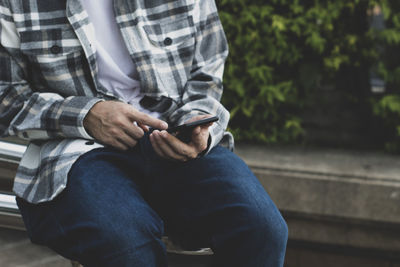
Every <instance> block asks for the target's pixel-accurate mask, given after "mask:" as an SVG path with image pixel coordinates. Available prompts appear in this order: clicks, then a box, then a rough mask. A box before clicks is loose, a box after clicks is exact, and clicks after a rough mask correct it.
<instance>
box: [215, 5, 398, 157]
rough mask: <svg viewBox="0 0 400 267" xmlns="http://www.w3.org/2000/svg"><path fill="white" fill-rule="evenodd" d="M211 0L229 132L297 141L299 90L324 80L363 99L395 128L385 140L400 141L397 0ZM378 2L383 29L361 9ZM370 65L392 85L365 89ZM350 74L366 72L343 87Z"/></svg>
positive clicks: (306, 92) (302, 94)
mask: <svg viewBox="0 0 400 267" xmlns="http://www.w3.org/2000/svg"><path fill="white" fill-rule="evenodd" d="M266 2H267V3H266ZM217 4H218V6H219V10H220V18H221V21H222V23H223V26H224V29H225V32H226V33H227V37H228V40H229V45H230V57H229V59H228V61H227V64H226V70H225V76H224V87H225V92H224V97H223V99H222V101H223V103H224V104H225V105H226V106H227V108H228V109H230V110H231V123H230V130H231V131H232V132H233V134H234V135H235V137H236V139H238V140H252V141H261V142H265V143H290V142H299V141H300V142H301V140H302V139H303V137H304V136H305V135H306V132H305V130H304V127H303V124H302V118H301V116H300V115H299V114H300V111H301V110H302V108H303V107H304V105H305V103H306V96H307V95H309V94H312V93H313V91H314V90H316V88H319V87H321V86H323V85H331V86H334V87H335V88H338V89H339V90H346V94H348V96H349V99H354V101H356V102H360V103H365V105H369V108H370V109H371V113H372V111H373V112H374V114H376V116H379V118H381V119H382V120H383V121H384V122H385V123H384V124H385V125H386V126H385V127H387V128H388V129H390V130H391V131H393V132H394V134H393V135H391V136H388V137H387V138H388V140H387V145H386V146H387V147H395V146H396V145H394V144H395V143H396V142H397V143H398V145H397V147H398V148H400V145H399V144H400V140H399V139H400V123H399V118H400V110H399V107H400V97H399V85H400V64H399V63H398V62H400V61H398V60H400V50H399V44H400V1H398V0H391V1H389V0H330V1H329V0H324V1H319V0H291V1H289V0H270V1H265V0H220V1H217ZM377 5H379V6H381V7H382V9H383V11H384V15H385V19H386V29H384V30H380V31H378V30H374V29H371V27H370V26H369V23H370V16H369V15H368V14H370V13H371V12H372V9H373V8H374V7H375V6H377ZM382 51H384V52H382ZM393 55H396V56H393ZM371 69H376V72H377V73H378V74H379V75H381V77H383V78H384V79H385V81H386V82H387V84H388V87H389V88H391V89H389V90H388V92H387V93H386V94H385V95H382V96H379V97H376V96H373V95H371V94H370V88H369V84H368V81H369V77H368V75H369V72H370V70H371ZM357 73H361V74H365V75H364V76H365V77H364V80H365V81H367V82H360V83H359V84H361V85H360V86H359V88H358V87H357V86H354V88H342V87H343V86H342V85H343V84H345V83H346V81H347V80H348V79H349V76H350V78H351V76H356V75H357ZM361 76H362V75H361ZM356 83H357V84H358V82H356ZM371 103H372V104H371ZM392 150H396V149H392Z"/></svg>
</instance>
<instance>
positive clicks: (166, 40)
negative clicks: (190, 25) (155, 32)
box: [164, 37, 172, 45]
mask: <svg viewBox="0 0 400 267" xmlns="http://www.w3.org/2000/svg"><path fill="white" fill-rule="evenodd" d="M164 44H165V45H171V44H172V39H171V38H169V37H167V38H165V40H164Z"/></svg>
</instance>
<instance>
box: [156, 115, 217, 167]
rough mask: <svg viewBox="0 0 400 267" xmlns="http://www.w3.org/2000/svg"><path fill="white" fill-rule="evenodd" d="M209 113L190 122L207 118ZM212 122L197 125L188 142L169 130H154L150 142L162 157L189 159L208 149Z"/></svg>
mask: <svg viewBox="0 0 400 267" xmlns="http://www.w3.org/2000/svg"><path fill="white" fill-rule="evenodd" d="M207 117H210V116H209V115H201V116H196V117H194V118H192V119H190V120H189V121H188V122H192V121H196V120H201V119H205V118H207ZM211 125H212V123H209V124H206V125H202V126H197V127H196V128H194V129H193V132H192V140H191V141H190V142H189V143H188V144H186V143H184V142H182V141H181V140H179V139H178V138H176V137H175V136H173V135H171V134H169V133H168V132H167V131H158V130H155V131H153V133H152V134H150V142H151V144H152V146H153V148H154V150H155V152H156V153H157V154H158V155H159V156H160V157H162V158H165V159H170V160H174V161H183V162H185V161H188V160H191V159H195V158H197V156H198V155H199V154H200V153H201V152H203V151H204V150H206V149H207V143H208V138H209V136H210V133H209V131H208V128H209V127H210V126H211Z"/></svg>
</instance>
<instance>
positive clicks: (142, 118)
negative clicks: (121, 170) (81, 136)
mask: <svg viewBox="0 0 400 267" xmlns="http://www.w3.org/2000/svg"><path fill="white" fill-rule="evenodd" d="M135 122H136V124H135ZM83 126H84V127H85V129H86V131H87V132H88V133H89V134H90V135H91V136H93V137H94V138H95V139H96V140H98V141H99V142H100V143H103V144H105V145H109V146H112V147H115V148H117V149H120V150H127V149H129V148H131V147H134V146H135V145H136V144H137V140H139V139H140V138H142V137H143V135H144V131H148V130H149V128H148V126H150V127H153V128H156V129H162V130H165V129H167V128H168V124H167V123H166V122H164V121H162V120H159V119H156V118H153V117H151V116H149V115H147V114H145V113H142V112H139V111H138V110H136V109H135V108H134V107H132V106H130V105H129V104H125V103H122V102H117V101H102V102H98V103H97V104H95V105H94V106H93V107H92V108H91V109H90V110H89V112H88V114H87V115H86V117H85V119H84V120H83Z"/></svg>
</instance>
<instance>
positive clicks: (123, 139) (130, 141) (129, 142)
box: [117, 132, 137, 147]
mask: <svg viewBox="0 0 400 267" xmlns="http://www.w3.org/2000/svg"><path fill="white" fill-rule="evenodd" d="M117 140H118V141H119V142H120V143H123V144H124V145H125V146H127V147H134V146H136V144H137V141H136V139H134V138H132V137H131V136H130V135H128V134H126V133H125V132H123V133H121V134H120V135H119V136H118V137H117Z"/></svg>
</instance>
